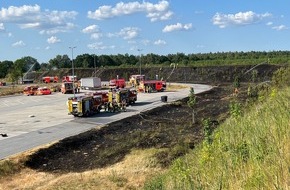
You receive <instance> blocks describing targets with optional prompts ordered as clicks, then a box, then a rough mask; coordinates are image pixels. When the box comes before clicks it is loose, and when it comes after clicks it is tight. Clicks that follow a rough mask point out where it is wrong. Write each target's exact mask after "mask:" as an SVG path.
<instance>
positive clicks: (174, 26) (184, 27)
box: [162, 23, 192, 32]
mask: <svg viewBox="0 0 290 190" xmlns="http://www.w3.org/2000/svg"><path fill="white" fill-rule="evenodd" d="M191 28H192V24H191V23H189V24H181V23H176V24H172V25H167V26H165V27H164V28H163V30H162V32H172V31H180V30H189V29H191Z"/></svg>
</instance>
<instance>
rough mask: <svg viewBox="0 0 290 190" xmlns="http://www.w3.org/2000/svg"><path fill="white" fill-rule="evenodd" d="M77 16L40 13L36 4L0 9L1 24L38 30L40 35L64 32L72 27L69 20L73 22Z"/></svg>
mask: <svg viewBox="0 0 290 190" xmlns="http://www.w3.org/2000/svg"><path fill="white" fill-rule="evenodd" d="M77 14H78V13H77V12H75V11H56V10H53V11H50V10H45V11H41V8H40V6H39V5H37V4H36V5H34V6H30V5H23V6H19V7H16V6H10V7H8V8H3V7H2V8H1V10H0V20H1V21H2V22H3V23H10V24H11V23H12V24H17V25H19V27H20V28H22V29H27V28H32V29H38V30H41V33H47V34H51V33H57V32H64V31H67V30H69V29H71V28H72V27H74V24H72V23H70V22H69V20H74V19H75V17H76V15H77Z"/></svg>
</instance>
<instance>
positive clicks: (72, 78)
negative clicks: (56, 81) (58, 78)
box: [62, 76, 78, 82]
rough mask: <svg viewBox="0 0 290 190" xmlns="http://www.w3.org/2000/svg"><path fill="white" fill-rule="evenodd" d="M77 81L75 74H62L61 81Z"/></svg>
mask: <svg viewBox="0 0 290 190" xmlns="http://www.w3.org/2000/svg"><path fill="white" fill-rule="evenodd" d="M73 81H74V82H77V81H78V78H77V76H63V77H62V82H73Z"/></svg>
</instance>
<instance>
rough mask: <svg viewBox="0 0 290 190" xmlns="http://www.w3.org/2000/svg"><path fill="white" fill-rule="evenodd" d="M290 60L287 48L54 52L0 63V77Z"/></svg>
mask: <svg viewBox="0 0 290 190" xmlns="http://www.w3.org/2000/svg"><path fill="white" fill-rule="evenodd" d="M289 61H290V51H270V52H266V51H262V52H261V51H250V52H216V53H195V54H184V53H176V54H168V55H157V54H153V53H149V54H146V55H137V56H136V55H129V54H117V55H95V54H82V55H78V56H76V57H75V58H74V59H73V61H72V60H71V58H70V57H69V56H68V55H57V56H56V57H55V58H52V59H50V60H49V61H48V63H39V62H38V61H37V59H35V58H33V57H30V56H27V57H23V58H21V59H17V60H16V61H15V62H13V61H8V60H5V61H1V62H0V78H9V80H11V81H14V80H16V79H18V78H19V77H23V76H24V73H26V72H28V71H46V70H51V69H59V68H72V63H73V65H74V67H75V68H94V67H114V66H118V67H138V66H140V64H141V65H147V66H155V65H156V66H158V65H163V66H170V65H172V64H175V65H180V66H209V65H210V66H214V65H217V66H218V65H248V64H258V63H269V64H284V63H289Z"/></svg>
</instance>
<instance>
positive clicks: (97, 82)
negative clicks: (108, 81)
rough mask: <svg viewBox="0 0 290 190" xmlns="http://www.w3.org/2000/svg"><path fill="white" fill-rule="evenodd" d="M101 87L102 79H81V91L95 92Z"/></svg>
mask: <svg viewBox="0 0 290 190" xmlns="http://www.w3.org/2000/svg"><path fill="white" fill-rule="evenodd" d="M101 87H102V83H101V79H100V78H98V77H89V78H81V89H83V90H94V89H100V88H101Z"/></svg>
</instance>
